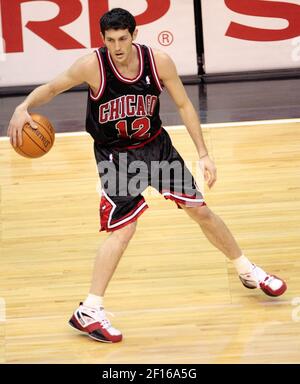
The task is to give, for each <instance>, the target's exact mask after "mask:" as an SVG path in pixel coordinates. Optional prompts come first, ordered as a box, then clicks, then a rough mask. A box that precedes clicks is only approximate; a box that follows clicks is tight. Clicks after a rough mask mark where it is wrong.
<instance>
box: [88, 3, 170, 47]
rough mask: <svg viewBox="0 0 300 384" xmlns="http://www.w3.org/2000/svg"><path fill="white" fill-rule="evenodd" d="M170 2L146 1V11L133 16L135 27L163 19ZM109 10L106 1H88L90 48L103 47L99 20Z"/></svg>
mask: <svg viewBox="0 0 300 384" xmlns="http://www.w3.org/2000/svg"><path fill="white" fill-rule="evenodd" d="M170 5H171V0H160V1H157V0H147V9H146V10H145V12H143V13H141V14H140V15H134V16H135V18H136V23H137V25H144V24H149V23H152V22H153V21H155V20H158V19H160V18H161V17H163V16H164V15H165V14H166V13H167V12H168V10H169V8H170ZM108 10H109V4H108V0H89V15H90V28H91V31H90V32H91V47H93V48H96V47H100V46H101V45H103V42H102V40H101V37H100V28H99V19H100V17H101V16H102V15H103V14H104V13H105V12H107V11H108Z"/></svg>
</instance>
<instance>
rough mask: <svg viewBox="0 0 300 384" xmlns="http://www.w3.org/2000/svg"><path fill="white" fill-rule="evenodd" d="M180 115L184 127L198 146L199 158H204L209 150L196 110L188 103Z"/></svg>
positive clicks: (181, 109) (180, 111) (180, 109)
mask: <svg viewBox="0 0 300 384" xmlns="http://www.w3.org/2000/svg"><path fill="white" fill-rule="evenodd" d="M179 113H180V116H181V119H182V121H183V123H184V125H185V126H186V128H187V130H188V132H189V134H190V136H191V138H192V140H193V142H194V144H195V146H196V149H197V151H198V154H199V157H203V156H204V155H205V154H207V153H208V150H207V148H206V145H205V142H204V138H203V135H202V129H201V125H200V120H199V118H198V116H197V113H196V111H195V108H194V107H193V105H192V104H191V103H188V104H187V105H185V106H183V107H182V108H179Z"/></svg>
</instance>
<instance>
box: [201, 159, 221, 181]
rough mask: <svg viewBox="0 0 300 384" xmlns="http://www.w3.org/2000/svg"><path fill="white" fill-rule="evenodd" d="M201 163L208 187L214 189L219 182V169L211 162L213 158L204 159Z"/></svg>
mask: <svg viewBox="0 0 300 384" xmlns="http://www.w3.org/2000/svg"><path fill="white" fill-rule="evenodd" d="M200 161H201V162H202V167H203V171H204V179H205V181H206V183H207V185H208V187H209V188H212V186H213V185H214V184H215V182H216V181H217V168H216V166H215V163H214V162H213V161H212V160H211V158H210V157H209V156H208V155H206V156H205V157H203V158H202V159H201V160H200Z"/></svg>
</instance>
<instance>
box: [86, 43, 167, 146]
mask: <svg viewBox="0 0 300 384" xmlns="http://www.w3.org/2000/svg"><path fill="white" fill-rule="evenodd" d="M134 46H135V47H136V48H137V52H138V57H139V63H140V64H139V72H138V75H137V76H136V78H134V79H128V78H126V77H124V76H122V75H121V74H120V73H119V72H118V70H117V68H116V66H115V65H114V63H113V60H112V58H111V56H110V54H109V51H108V49H107V48H106V47H103V48H100V49H98V50H97V51H96V53H97V57H98V61H99V68H100V73H101V84H100V87H99V90H98V92H97V94H96V95H95V94H93V92H92V90H91V89H90V90H89V94H88V102H87V114H86V130H87V132H89V133H90V134H91V136H92V137H93V138H94V140H95V142H96V143H98V144H100V145H103V146H107V147H115V148H128V147H129V148H131V147H133V148H134V147H138V146H141V145H144V144H145V143H146V142H148V141H151V140H152V139H154V138H155V137H156V136H157V135H159V133H160V131H161V120H160V117H159V95H160V93H161V91H162V85H161V83H160V80H159V77H158V74H157V70H156V67H155V62H154V57H153V53H152V50H151V48H149V47H147V46H145V45H140V44H134Z"/></svg>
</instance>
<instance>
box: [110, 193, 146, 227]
mask: <svg viewBox="0 0 300 384" xmlns="http://www.w3.org/2000/svg"><path fill="white" fill-rule="evenodd" d="M144 203H145V199H144V198H143V199H142V200H141V201H139V202H138V203H137V205H136V206H135V207H134V208H133V209H132V210H131V211H130V212H128V213H127V215H125V216H122V217H121V218H120V219H116V220H112V221H111V224H117V223H118V222H119V221H122V220H124V219H126V218H127V217H129V216H131V215H133V214H134V212H135V211H136V210H137V209H138V208H139V207H140V206H141V205H143V204H144Z"/></svg>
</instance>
